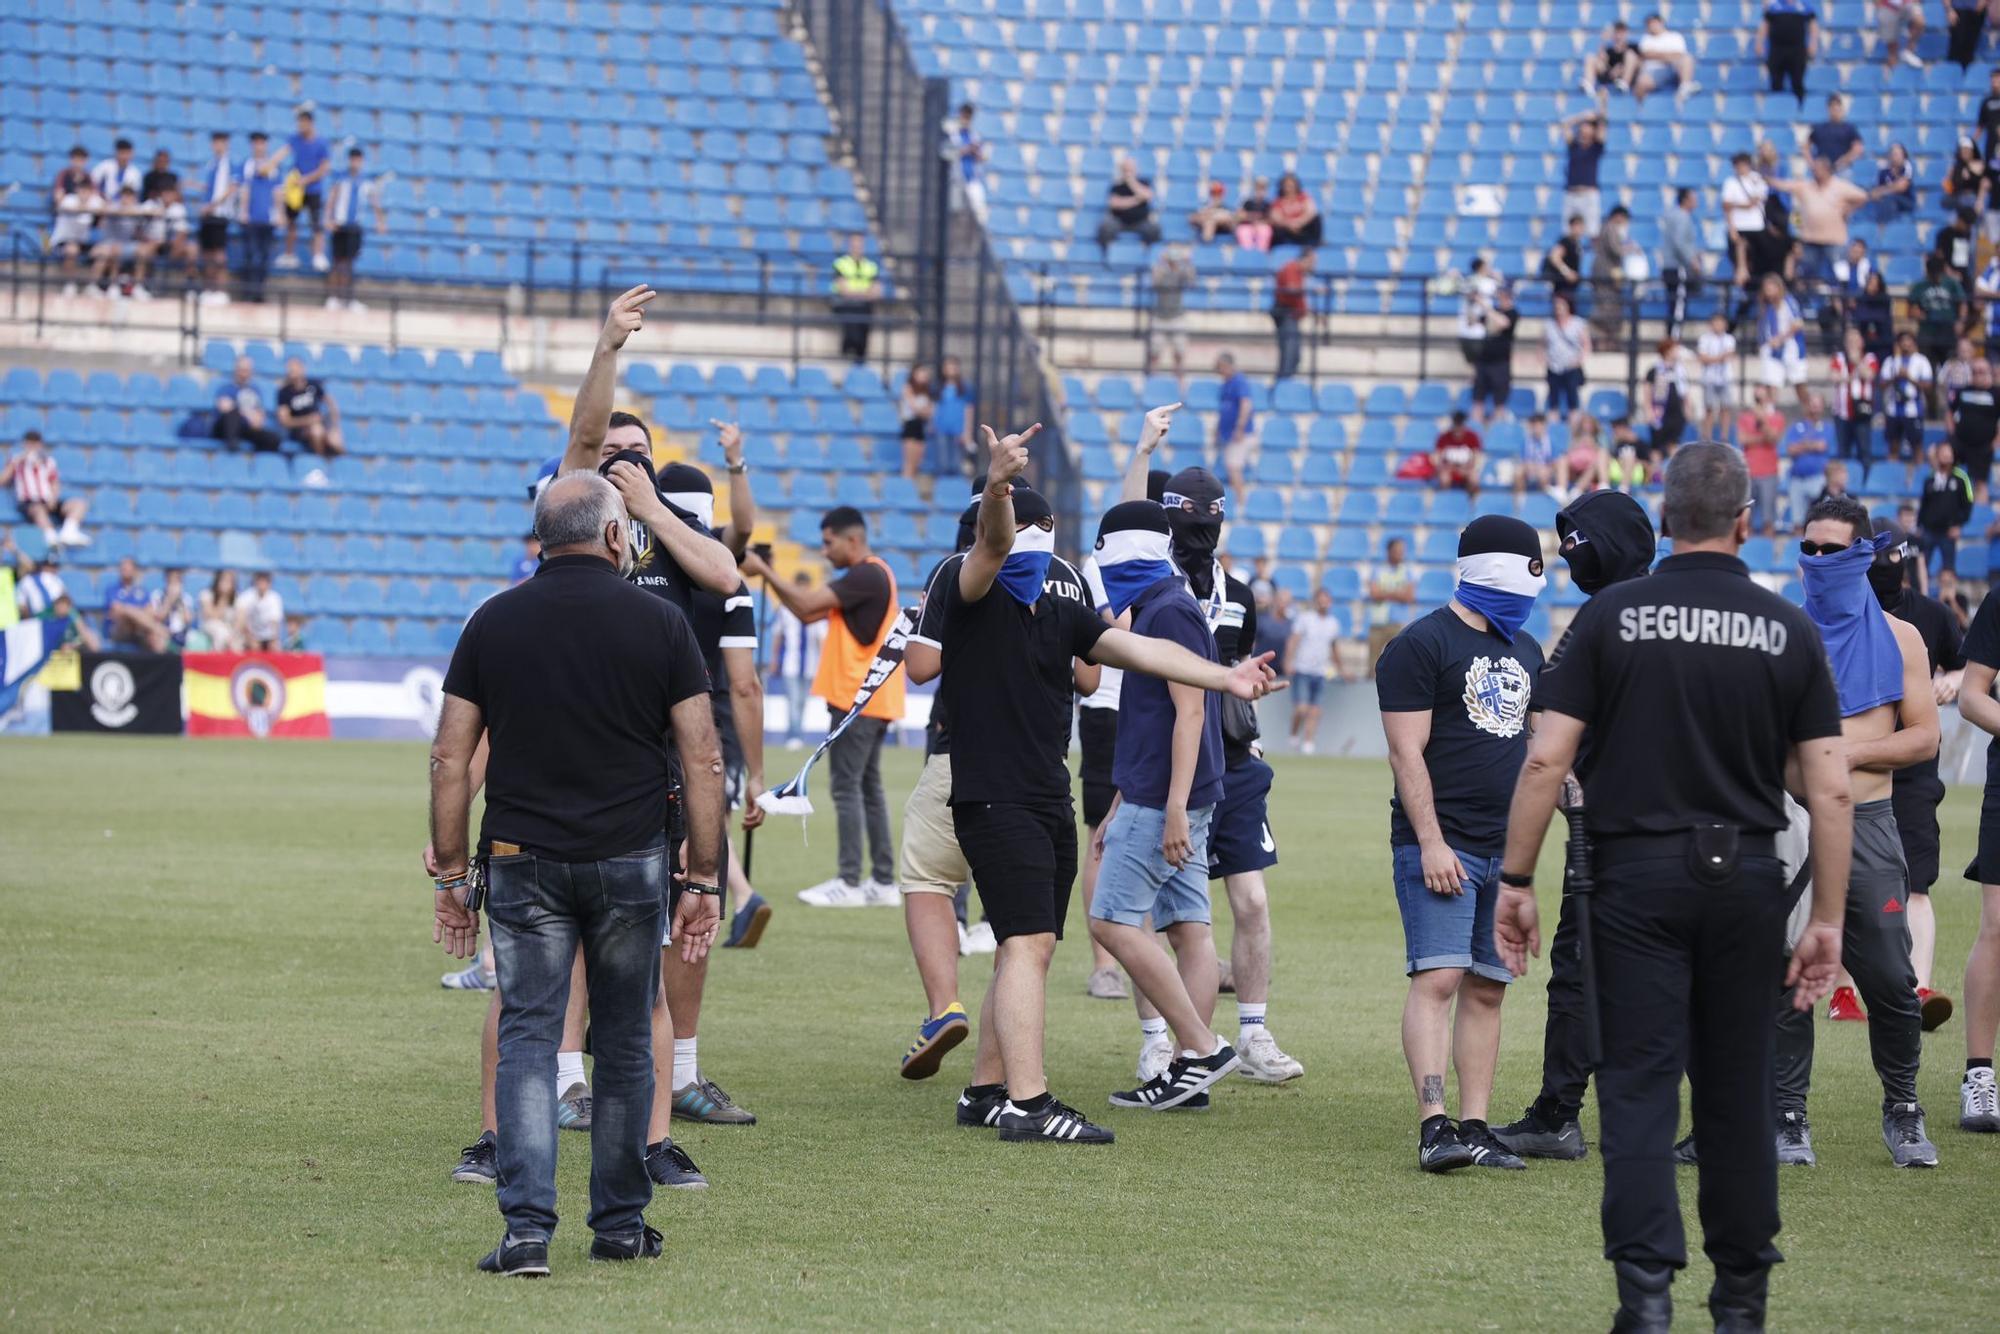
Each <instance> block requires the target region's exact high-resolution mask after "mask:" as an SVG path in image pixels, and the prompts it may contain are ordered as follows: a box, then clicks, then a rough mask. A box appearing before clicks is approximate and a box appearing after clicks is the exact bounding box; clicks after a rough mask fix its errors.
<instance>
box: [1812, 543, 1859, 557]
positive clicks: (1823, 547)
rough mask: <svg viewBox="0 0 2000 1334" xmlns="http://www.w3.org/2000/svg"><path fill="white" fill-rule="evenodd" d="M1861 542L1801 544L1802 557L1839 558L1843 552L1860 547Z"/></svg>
mask: <svg viewBox="0 0 2000 1334" xmlns="http://www.w3.org/2000/svg"><path fill="white" fill-rule="evenodd" d="M1860 545H1861V543H1859V542H1806V541H1801V542H1800V543H1799V554H1800V555H1801V556H1838V555H1839V554H1840V553H1841V552H1843V551H1847V550H1851V549H1852V548H1854V547H1858V546H1860Z"/></svg>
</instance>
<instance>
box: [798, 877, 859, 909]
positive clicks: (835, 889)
mask: <svg viewBox="0 0 2000 1334" xmlns="http://www.w3.org/2000/svg"><path fill="white" fill-rule="evenodd" d="M799 902H800V903H803V904H805V905H806V906H807V907H811V908H865V907H867V906H868V896H867V894H866V893H864V892H863V891H862V888H861V886H859V885H850V884H848V883H847V882H846V881H845V880H842V879H841V878H840V877H839V876H835V877H834V878H833V879H831V880H824V881H821V882H820V883H819V884H817V885H814V886H813V887H812V888H811V889H802V890H800V891H799Z"/></svg>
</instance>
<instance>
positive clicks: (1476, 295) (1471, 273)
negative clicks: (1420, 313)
mask: <svg viewBox="0 0 2000 1334" xmlns="http://www.w3.org/2000/svg"><path fill="white" fill-rule="evenodd" d="M1499 290H1500V282H1499V279H1498V278H1497V277H1495V275H1494V273H1493V271H1492V269H1491V268H1489V267H1488V265H1487V263H1486V257H1485V256H1484V255H1474V256H1473V257H1472V264H1471V267H1470V269H1469V270H1468V271H1467V274H1466V279H1465V284H1464V287H1463V290H1462V292H1461V294H1460V297H1459V302H1458V350H1459V353H1460V355H1462V356H1463V357H1464V358H1465V364H1466V365H1467V366H1477V365H1478V364H1479V351H1480V348H1481V347H1483V346H1484V345H1485V343H1486V310H1487V307H1488V305H1490V304H1491V302H1492V300H1493V294H1494V293H1495V292H1497V291H1499Z"/></svg>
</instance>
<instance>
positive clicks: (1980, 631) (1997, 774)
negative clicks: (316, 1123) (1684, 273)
mask: <svg viewBox="0 0 2000 1334" xmlns="http://www.w3.org/2000/svg"><path fill="white" fill-rule="evenodd" d="M1963 649H1964V653H1965V661H1966V663H1967V665H1970V664H1972V663H1975V662H1976V663H1978V664H1979V665H1980V666H1981V667H1995V668H2000V586H1996V587H1995V588H1994V589H1993V590H1992V591H1991V592H1988V593H1987V595H1986V596H1985V597H1984V598H1982V599H1981V600H1980V603H1979V610H1978V611H1976V612H1974V613H1972V624H1971V625H1969V626H1967V627H1966V631H1965V641H1964V644H1963ZM1996 778H2000V737H1995V738H1994V739H1993V740H1991V741H1989V742H1987V743H1986V781H1987V783H1988V784H1991V783H1993V782H1994V781H1995V779H1996Z"/></svg>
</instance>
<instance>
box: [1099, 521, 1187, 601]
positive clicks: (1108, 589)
mask: <svg viewBox="0 0 2000 1334" xmlns="http://www.w3.org/2000/svg"><path fill="white" fill-rule="evenodd" d="M1172 546H1173V538H1172V537H1170V536H1169V535H1168V534H1166V533H1155V532H1148V531H1146V530H1145V529H1131V528H1128V529H1124V530H1121V531H1119V532H1112V533H1106V534H1105V535H1104V536H1103V537H1100V538H1098V539H1097V577H1098V578H1099V579H1101V580H1103V581H1104V596H1105V597H1106V598H1107V599H1108V600H1109V601H1110V603H1111V614H1112V615H1113V616H1122V615H1124V614H1125V609H1126V608H1127V607H1129V606H1131V605H1132V604H1133V603H1134V602H1136V601H1137V600H1138V598H1139V595H1140V594H1141V593H1143V592H1145V591H1146V590H1147V589H1149V588H1151V587H1152V586H1153V585H1154V584H1157V583H1159V582H1160V581H1161V580H1162V579H1171V578H1174V577H1175V576H1177V575H1178V574H1179V573H1180V571H1179V570H1178V569H1176V568H1175V567H1174V562H1173V557H1172V555H1171V549H1172Z"/></svg>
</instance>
